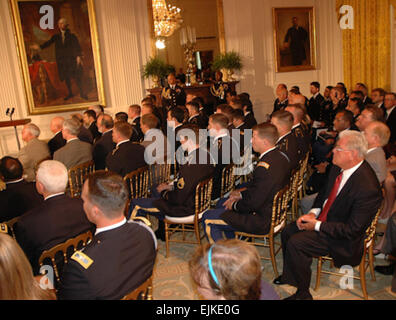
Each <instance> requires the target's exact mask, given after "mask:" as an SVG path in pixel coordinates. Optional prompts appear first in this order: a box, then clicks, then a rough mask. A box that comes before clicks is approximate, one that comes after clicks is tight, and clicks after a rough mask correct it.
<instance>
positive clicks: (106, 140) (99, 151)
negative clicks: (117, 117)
mask: <svg viewBox="0 0 396 320" xmlns="http://www.w3.org/2000/svg"><path fill="white" fill-rule="evenodd" d="M97 123H98V130H99V131H100V132H101V134H102V136H101V137H100V138H99V139H98V140H97V141H96V142H95V143H94V145H93V149H92V158H93V160H94V162H95V170H104V169H105V168H106V157H107V155H108V154H110V153H111V152H112V151H113V150H114V148H115V147H116V144H115V143H114V141H113V127H114V121H113V118H112V117H111V116H109V115H108V114H103V115H100V116H99V117H98V120H97Z"/></svg>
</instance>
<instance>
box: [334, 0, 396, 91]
mask: <svg viewBox="0 0 396 320" xmlns="http://www.w3.org/2000/svg"><path fill="white" fill-rule="evenodd" d="M336 3H337V4H336V6H337V12H338V13H339V11H340V7H341V6H343V5H350V6H352V8H353V9H354V29H352V30H351V29H347V30H342V41H343V60H344V82H345V85H346V86H347V88H348V89H349V90H351V89H353V88H354V86H355V84H356V83H357V82H363V83H365V84H366V85H367V86H368V88H369V90H372V89H374V88H377V87H380V88H384V89H385V90H390V87H391V86H390V82H391V69H390V68H391V27H392V24H391V21H390V6H391V4H393V5H394V6H395V8H396V0H336Z"/></svg>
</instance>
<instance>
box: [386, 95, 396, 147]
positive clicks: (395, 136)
mask: <svg viewBox="0 0 396 320" xmlns="http://www.w3.org/2000/svg"><path fill="white" fill-rule="evenodd" d="M384 105H385V109H386V113H385V120H386V125H387V126H388V127H389V129H390V130H391V137H390V139H389V143H393V142H395V140H396V110H395V109H396V108H395V107H396V94H395V93H394V92H389V93H387V94H385V99H384Z"/></svg>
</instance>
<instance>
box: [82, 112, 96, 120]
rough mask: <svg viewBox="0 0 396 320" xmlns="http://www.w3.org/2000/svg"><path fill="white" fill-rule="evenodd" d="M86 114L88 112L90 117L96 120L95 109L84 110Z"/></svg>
mask: <svg viewBox="0 0 396 320" xmlns="http://www.w3.org/2000/svg"><path fill="white" fill-rule="evenodd" d="M84 114H86V115H87V116H88V117H89V118H92V119H94V120H96V112H95V111H94V110H86V111H84Z"/></svg>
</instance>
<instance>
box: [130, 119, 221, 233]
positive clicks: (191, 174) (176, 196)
mask: <svg viewBox="0 0 396 320" xmlns="http://www.w3.org/2000/svg"><path fill="white" fill-rule="evenodd" d="M183 130H190V133H191V134H190V136H188V137H184V136H180V142H181V145H182V148H183V150H185V151H186V153H187V156H186V157H185V158H184V159H183V162H181V163H180V169H179V172H178V175H177V178H176V180H175V182H174V183H173V184H168V183H162V184H160V185H158V186H157V187H156V188H155V193H154V197H153V198H150V199H133V200H132V204H131V207H130V209H129V214H130V215H132V217H134V216H135V215H144V214H147V211H145V210H139V207H140V208H145V209H147V208H150V209H154V210H150V212H148V213H150V214H153V215H155V216H156V217H157V218H158V219H159V226H158V230H157V231H156V235H157V237H158V238H159V239H162V240H164V239H165V237H164V235H165V234H164V233H165V230H164V223H163V221H162V220H163V219H164V217H165V215H168V216H171V217H186V216H190V215H192V214H194V208H195V189H196V187H197V185H198V183H199V182H201V181H203V180H205V179H207V178H209V177H211V176H212V175H213V172H214V165H213V163H214V162H213V161H211V159H210V154H209V153H208V152H207V151H206V150H205V149H204V148H200V145H199V139H200V136H199V128H198V127H197V126H195V125H185V126H184V127H183ZM179 134H180V135H181V134H182V131H180V133H179Z"/></svg>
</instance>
